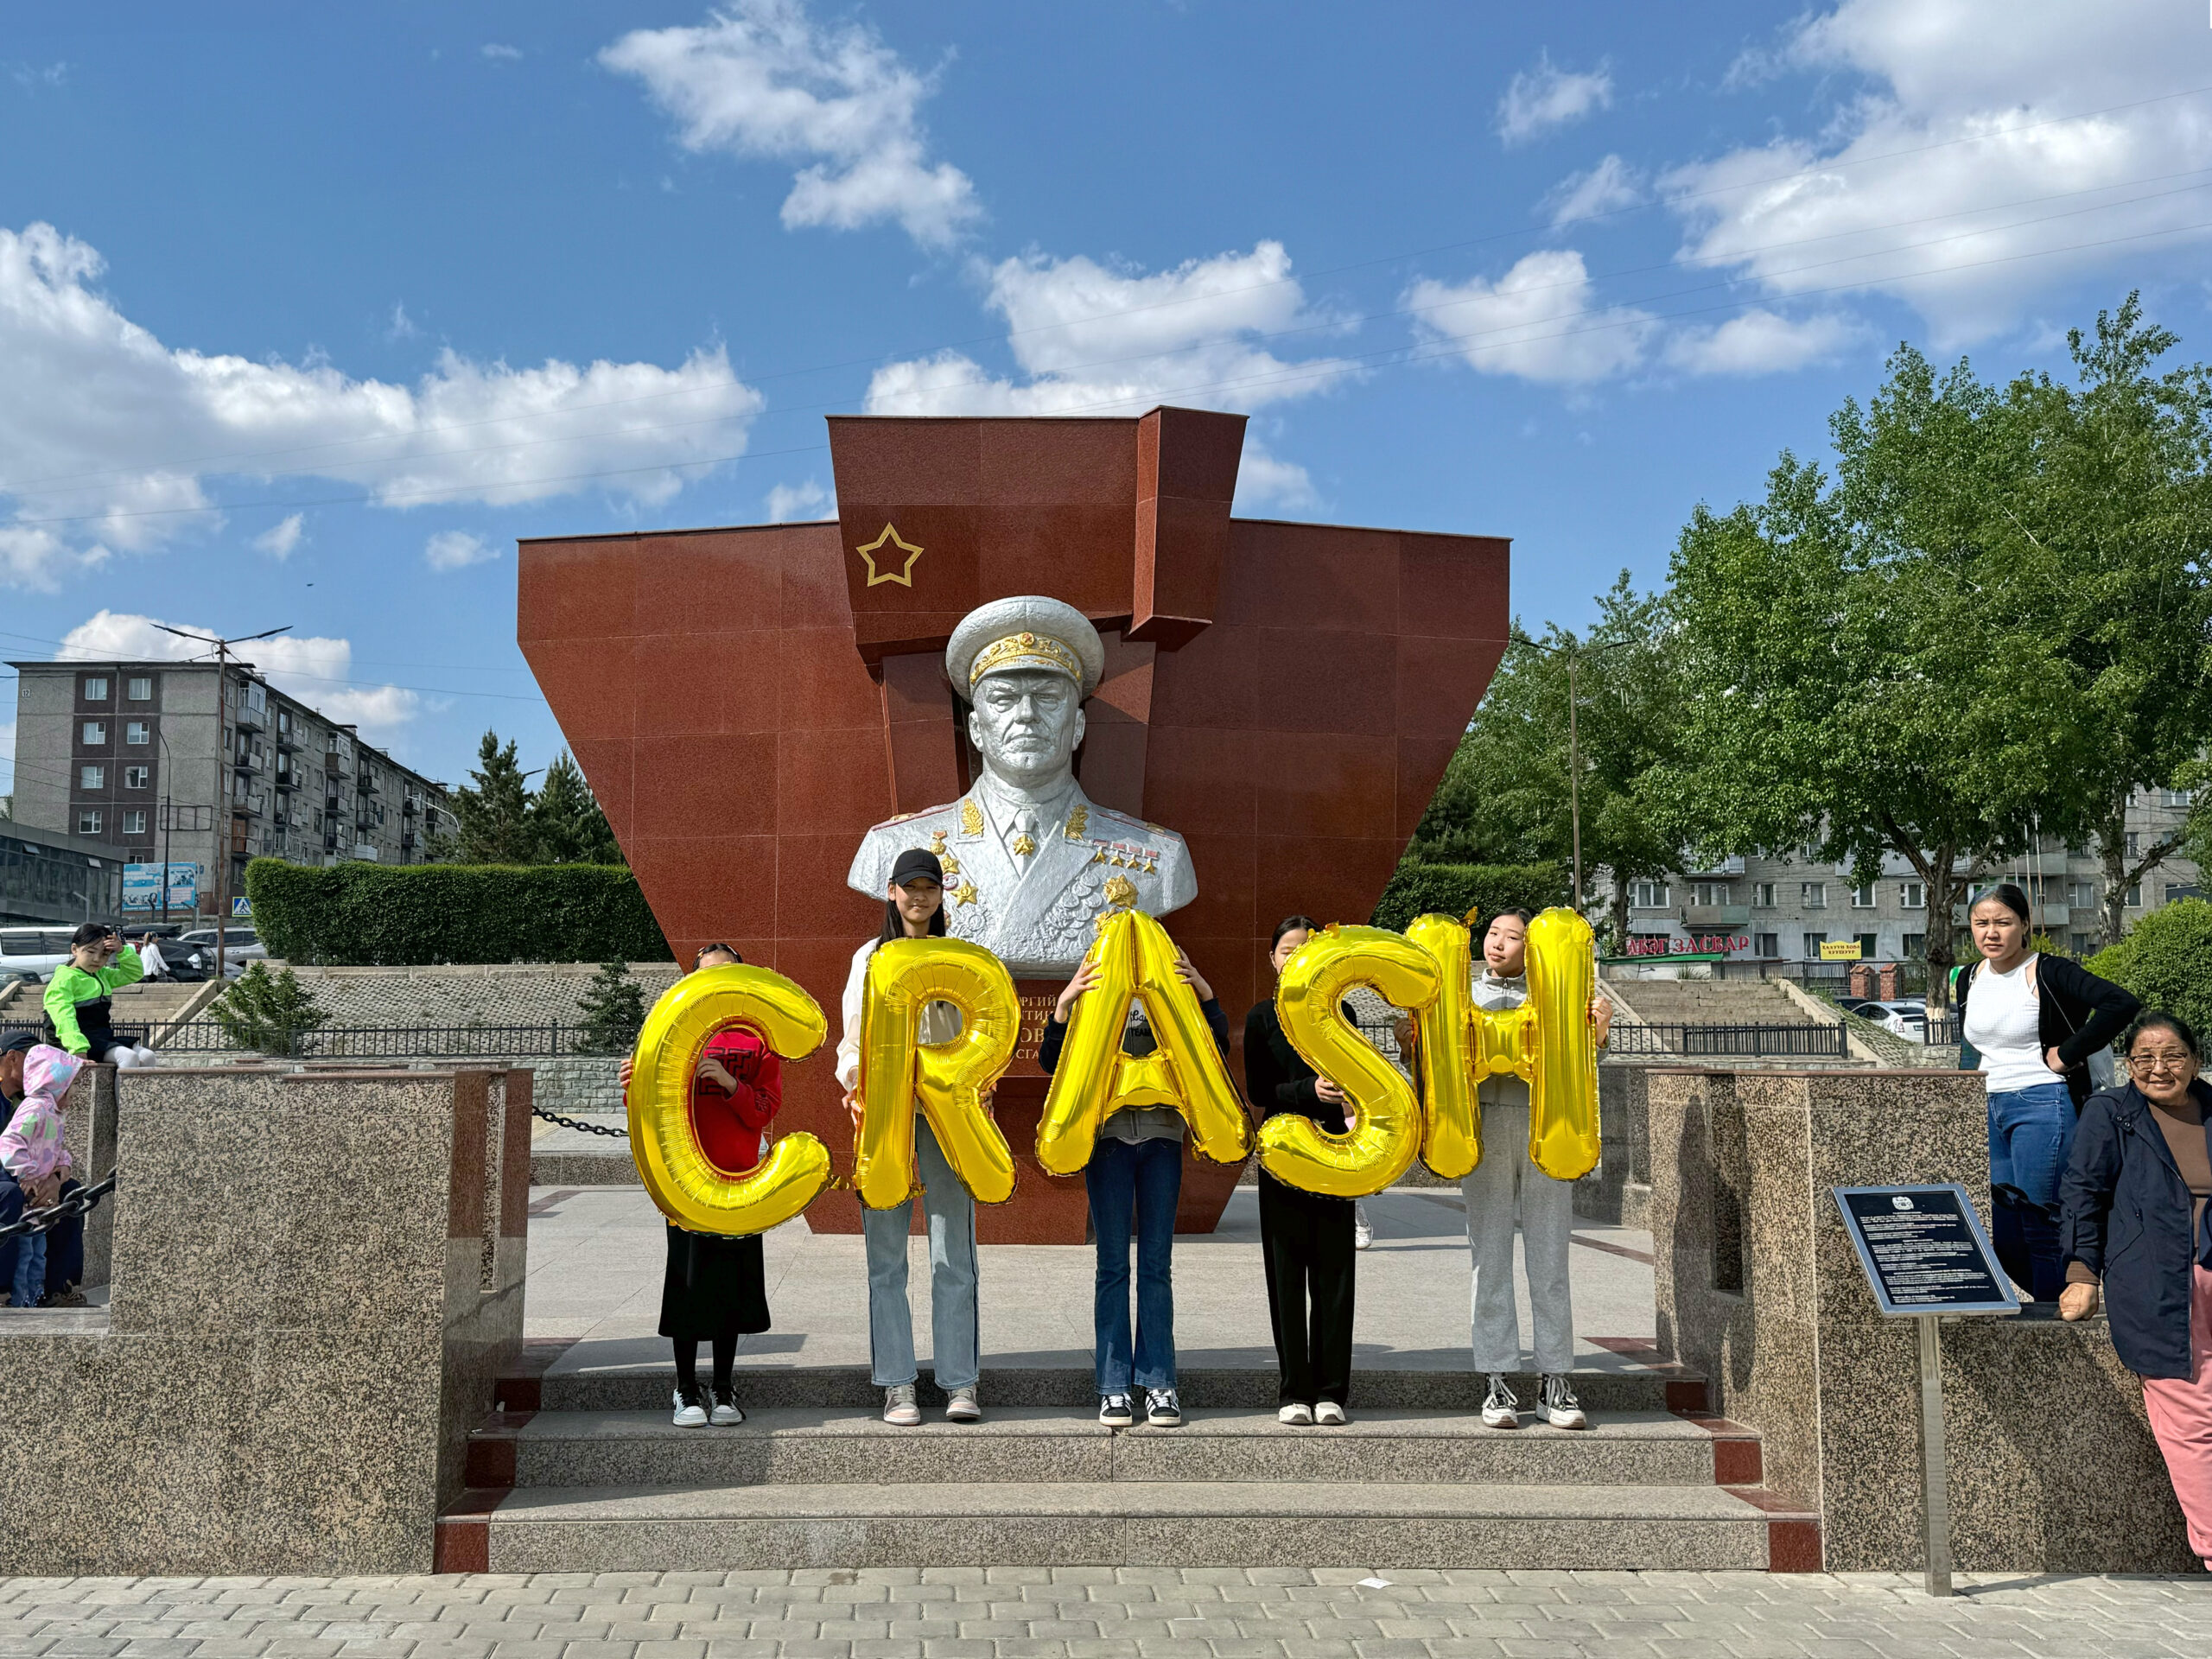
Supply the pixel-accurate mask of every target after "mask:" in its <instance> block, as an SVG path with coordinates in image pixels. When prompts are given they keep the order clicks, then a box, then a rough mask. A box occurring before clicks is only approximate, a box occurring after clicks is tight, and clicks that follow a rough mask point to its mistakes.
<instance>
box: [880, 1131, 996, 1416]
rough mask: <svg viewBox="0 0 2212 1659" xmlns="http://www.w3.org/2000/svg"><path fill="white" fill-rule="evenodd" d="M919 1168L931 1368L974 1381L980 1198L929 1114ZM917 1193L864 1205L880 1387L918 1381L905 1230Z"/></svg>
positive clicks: (958, 1380) (949, 1382)
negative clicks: (925, 1220)
mask: <svg viewBox="0 0 2212 1659" xmlns="http://www.w3.org/2000/svg"><path fill="white" fill-rule="evenodd" d="M914 1171H915V1173H917V1174H918V1175H919V1176H920V1177H921V1178H922V1213H923V1214H924V1215H925V1216H926V1217H929V1230H930V1332H931V1338H932V1340H933V1342H934V1343H935V1352H936V1358H935V1360H934V1361H933V1363H932V1364H931V1370H934V1371H935V1372H936V1374H937V1385H938V1387H939V1388H941V1389H948V1390H949V1389H966V1388H973V1387H974V1386H975V1383H976V1374H977V1372H978V1371H980V1370H981V1369H982V1360H981V1359H980V1357H978V1350H979V1349H980V1348H981V1346H982V1340H981V1338H980V1337H979V1336H978V1335H977V1333H976V1200H975V1199H973V1198H969V1196H968V1189H967V1188H966V1187H964V1186H963V1185H960V1178H959V1177H958V1176H957V1175H955V1174H954V1173H952V1166H951V1165H950V1164H949V1163H947V1162H945V1160H944V1149H943V1148H942V1147H939V1146H938V1143H937V1136H936V1135H934V1134H932V1133H931V1129H930V1125H929V1120H928V1119H927V1118H925V1117H921V1116H916V1118H915V1120H914ZM913 1224H914V1201H913V1200H912V1198H908V1199H907V1200H906V1202H905V1203H904V1204H894V1205H892V1206H891V1207H890V1208H889V1209H888V1210H870V1209H868V1208H867V1207H866V1206H865V1205H863V1206H862V1207H861V1238H862V1239H863V1240H865V1241H866V1243H867V1245H868V1356H869V1362H870V1365H871V1368H872V1375H873V1376H874V1379H875V1386H876V1387H878V1388H879V1389H890V1388H896V1387H898V1386H899V1384H900V1383H912V1381H913V1380H914V1379H915V1376H916V1375H917V1369H916V1366H915V1363H914V1316H913V1313H912V1310H911V1309H910V1308H909V1307H908V1306H907V1305H906V1236H907V1234H908V1233H909V1232H911V1231H912V1229H913Z"/></svg>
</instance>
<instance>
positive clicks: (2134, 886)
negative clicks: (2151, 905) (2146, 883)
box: [2127, 881, 2143, 910]
mask: <svg viewBox="0 0 2212 1659" xmlns="http://www.w3.org/2000/svg"><path fill="white" fill-rule="evenodd" d="M2127 907H2128V908H2129V909H2130V910H2140V909H2142V908H2143V884H2142V883H2141V882H2140V881H2131V882H2129V883H2128V884H2127Z"/></svg>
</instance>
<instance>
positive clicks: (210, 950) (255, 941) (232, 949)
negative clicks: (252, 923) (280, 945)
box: [162, 927, 269, 979]
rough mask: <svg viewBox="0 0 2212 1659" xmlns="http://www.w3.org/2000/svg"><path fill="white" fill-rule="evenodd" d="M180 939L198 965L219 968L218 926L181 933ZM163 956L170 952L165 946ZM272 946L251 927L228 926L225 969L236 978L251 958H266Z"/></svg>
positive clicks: (224, 948)
mask: <svg viewBox="0 0 2212 1659" xmlns="http://www.w3.org/2000/svg"><path fill="white" fill-rule="evenodd" d="M176 942H177V943H178V944H181V945H182V946H184V947H185V949H187V950H190V951H191V952H192V953H193V960H194V965H196V966H197V967H199V968H200V969H202V970H204V971H206V972H207V973H211V974H212V973H213V972H214V971H215V930H214V929H213V928H212V927H196V928H194V929H193V930H192V931H191V932H189V933H180V934H178V935H177V936H176ZM162 955H163V956H167V955H168V950H166V949H164V950H162ZM268 959H269V950H268V948H267V947H266V946H265V945H264V944H262V943H261V935H260V934H258V933H257V932H255V931H253V930H252V929H251V928H250V927H226V928H225V929H224V930H223V971H224V973H225V975H226V976H228V977H229V978H232V979H236V978H237V977H238V976H239V975H240V974H242V973H244V972H245V966H246V963H250V962H266V961H267V960H268Z"/></svg>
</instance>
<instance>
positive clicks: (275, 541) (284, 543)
mask: <svg viewBox="0 0 2212 1659" xmlns="http://www.w3.org/2000/svg"><path fill="white" fill-rule="evenodd" d="M306 524H307V515H306V514H304V513H299V512H295V513H292V514H290V515H289V516H288V517H286V518H280V519H278V520H277V522H276V523H275V524H271V525H270V526H269V528H268V529H266V530H264V531H262V532H261V534H260V535H258V536H257V537H254V538H253V545H254V547H255V549H256V550H258V551H260V552H263V553H266V554H267V555H269V556H270V558H272V559H289V558H290V557H291V556H292V550H293V549H294V548H296V547H297V546H298V545H299V544H300V532H301V531H302V528H303V527H304V526H305V525H306Z"/></svg>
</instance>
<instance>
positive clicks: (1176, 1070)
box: [1037, 910, 1252, 1175]
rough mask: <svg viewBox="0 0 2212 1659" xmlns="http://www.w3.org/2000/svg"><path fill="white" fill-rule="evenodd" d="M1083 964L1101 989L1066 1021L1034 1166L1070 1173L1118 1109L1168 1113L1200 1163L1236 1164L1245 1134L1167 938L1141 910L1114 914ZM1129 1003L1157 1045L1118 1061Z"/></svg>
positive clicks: (1231, 1089) (1225, 1073)
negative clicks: (1185, 1131) (1140, 1008)
mask: <svg viewBox="0 0 2212 1659" xmlns="http://www.w3.org/2000/svg"><path fill="white" fill-rule="evenodd" d="M1088 960H1090V962H1092V963H1096V966H1097V968H1098V982H1097V984H1096V985H1095V986H1093V987H1092V988H1090V990H1089V991H1087V992H1085V993H1084V995H1082V996H1081V997H1079V998H1077V1001H1076V1004H1075V1007H1074V1009H1073V1010H1072V1011H1071V1013H1070V1014H1069V1015H1068V1034H1067V1041H1066V1043H1065V1046H1063V1047H1062V1048H1061V1050H1060V1064H1059V1068H1058V1070H1057V1071H1054V1072H1053V1073H1052V1087H1051V1088H1050V1089H1049V1090H1047V1091H1046V1095H1045V1110H1044V1113H1043V1115H1042V1116H1040V1117H1039V1119H1038V1120H1037V1161H1038V1162H1039V1164H1041V1165H1043V1166H1044V1167H1045V1168H1046V1169H1047V1170H1050V1171H1051V1172H1052V1173H1053V1174H1055V1175H1072V1174H1074V1173H1076V1172H1077V1170H1079V1169H1081V1168H1082V1167H1083V1166H1084V1165H1085V1164H1087V1163H1089V1162H1090V1150H1091V1147H1092V1146H1093V1144H1094V1143H1095V1142H1096V1141H1097V1139H1098V1130H1099V1127H1100V1125H1102V1124H1103V1123H1104V1122H1105V1121H1106V1119H1107V1118H1108V1117H1109V1116H1111V1115H1112V1114H1113V1113H1114V1112H1115V1111H1116V1110H1117V1109H1119V1108H1121V1107H1123V1106H1172V1107H1173V1108H1174V1109H1176V1110H1177V1111H1179V1112H1180V1113H1181V1114H1182V1115H1183V1119H1184V1121H1185V1122H1187V1123H1188V1124H1189V1125H1190V1126H1191V1144H1192V1147H1193V1148H1194V1149H1195V1150H1196V1151H1197V1152H1198V1155H1199V1156H1200V1157H1202V1158H1210V1159H1211V1160H1213V1161H1214V1162H1216V1163H1221V1164H1232V1163H1236V1162H1239V1161H1241V1160H1243V1158H1244V1157H1245V1156H1246V1155H1247V1154H1249V1153H1250V1151H1251V1150H1252V1140H1251V1126H1250V1125H1249V1123H1248V1122H1246V1121H1245V1117H1244V1106H1243V1101H1242V1100H1240V1099H1239V1098H1238V1096H1237V1093H1236V1084H1233V1083H1231V1082H1230V1080H1229V1069H1228V1067H1227V1066H1225V1065H1223V1064H1222V1058H1221V1051H1220V1050H1219V1049H1217V1048H1216V1047H1215V1046H1214V1041H1213V1033H1212V1032H1211V1031H1209V1030H1208V1029H1207V1028H1206V1020H1205V1014H1204V1013H1203V1012H1202V1011H1201V1010H1200V1009H1199V1007H1198V998H1197V997H1196V996H1195V995H1192V990H1191V988H1190V987H1189V986H1187V985H1185V983H1183V982H1182V981H1181V980H1179V979H1178V978H1177V977H1176V976H1175V945H1174V942H1173V940H1171V939H1169V938H1168V937H1167V934H1166V931H1165V930H1164V929H1163V928H1161V926H1160V924H1159V923H1158V922H1156V921H1154V920H1153V918H1151V917H1149V916H1147V915H1146V914H1145V913H1144V912H1142V911H1141V910H1122V911H1116V912H1114V913H1113V914H1112V915H1109V916H1108V917H1107V918H1105V919H1103V921H1101V922H1100V923H1099V925H1098V937H1097V938H1096V940H1094V941H1093V942H1092V944H1091V946H1090V956H1089V958H1088ZM1133 997H1134V998H1135V999H1136V1000H1138V1001H1141V1002H1142V1003H1143V1005H1144V1012H1145V1018H1146V1019H1147V1020H1148V1021H1150V1022H1151V1025H1152V1032H1153V1036H1154V1038H1155V1039H1157V1040H1158V1042H1159V1045H1160V1046H1159V1048H1158V1049H1157V1050H1156V1051H1155V1052H1153V1053H1151V1054H1147V1055H1142V1056H1137V1057H1132V1056H1129V1055H1126V1054H1124V1053H1122V1031H1123V1029H1124V1028H1125V1027H1126V1026H1127V1024H1128V1009H1129V1001H1130V999H1131V998H1133Z"/></svg>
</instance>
